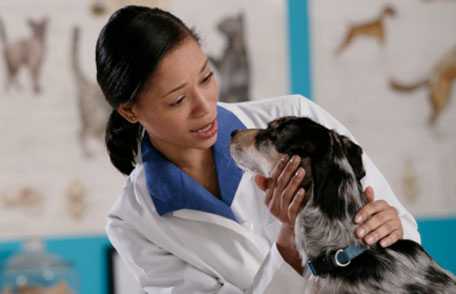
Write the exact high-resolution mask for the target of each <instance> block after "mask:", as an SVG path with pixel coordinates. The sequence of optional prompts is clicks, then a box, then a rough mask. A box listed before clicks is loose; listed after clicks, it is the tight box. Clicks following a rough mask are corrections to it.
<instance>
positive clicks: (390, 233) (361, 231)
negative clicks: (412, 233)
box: [355, 186, 404, 247]
mask: <svg viewBox="0 0 456 294" xmlns="http://www.w3.org/2000/svg"><path fill="white" fill-rule="evenodd" d="M364 194H365V195H366V197H367V199H368V203H367V204H366V205H365V206H364V207H363V208H361V209H360V210H359V211H358V213H357V214H356V217H355V222H356V223H357V224H359V226H358V228H357V229H356V236H357V237H358V238H360V239H362V240H363V241H364V242H365V243H366V244H368V245H372V244H375V243H376V242H378V241H380V245H381V246H382V247H388V246H390V245H392V244H393V243H395V242H396V241H398V240H400V239H402V237H403V234H404V231H403V229H402V223H401V220H400V218H399V215H398V213H397V210H396V208H394V207H392V206H390V205H389V204H388V203H387V202H386V201H384V200H376V201H374V190H373V189H372V187H370V186H369V187H367V188H366V189H365V190H364Z"/></svg>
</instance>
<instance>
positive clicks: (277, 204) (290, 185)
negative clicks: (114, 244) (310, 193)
mask: <svg viewBox="0 0 456 294" xmlns="http://www.w3.org/2000/svg"><path fill="white" fill-rule="evenodd" d="M300 163H301V159H300V157H299V156H297V155H294V156H292V158H291V159H290V160H288V157H286V156H285V157H283V158H282V159H281V160H280V161H279V162H278V163H277V164H276V166H274V168H273V170H272V175H271V178H270V179H269V183H268V188H267V189H266V197H265V204H266V206H267V207H268V209H269V211H270V212H271V213H272V214H273V215H274V216H276V217H277V218H278V219H279V220H280V221H281V222H282V223H287V224H291V223H293V222H294V219H295V218H296V215H297V213H298V212H299V208H300V206H301V204H302V201H303V198H304V194H305V193H302V192H300V193H298V192H297V191H298V189H299V186H300V184H301V182H302V180H303V178H304V176H305V171H304V169H302V168H299V165H300ZM255 180H256V182H257V185H258V186H259V187H262V185H263V183H264V180H263V179H261V178H258V177H257V178H255ZM301 194H302V195H301Z"/></svg>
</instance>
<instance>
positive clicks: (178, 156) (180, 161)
mask: <svg viewBox="0 0 456 294" xmlns="http://www.w3.org/2000/svg"><path fill="white" fill-rule="evenodd" d="M149 140H150V142H151V144H152V146H154V148H155V149H157V150H158V151H159V152H160V153H162V154H163V155H164V156H165V157H166V158H167V159H168V160H169V161H171V162H173V163H174V164H175V165H177V166H178V167H179V168H181V169H182V170H185V171H200V170H204V169H207V168H211V167H213V165H214V164H213V157H212V150H211V148H207V149H198V148H184V147H181V146H176V145H171V144H167V143H166V142H162V141H157V140H154V139H152V138H149Z"/></svg>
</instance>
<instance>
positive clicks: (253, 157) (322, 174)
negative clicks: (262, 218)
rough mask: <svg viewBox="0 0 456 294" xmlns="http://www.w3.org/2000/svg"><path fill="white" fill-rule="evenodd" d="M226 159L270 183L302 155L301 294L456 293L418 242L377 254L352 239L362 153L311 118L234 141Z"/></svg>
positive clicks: (237, 135) (283, 121) (361, 200)
mask: <svg viewBox="0 0 456 294" xmlns="http://www.w3.org/2000/svg"><path fill="white" fill-rule="evenodd" d="M230 151H231V155H232V157H233V159H234V160H235V161H236V163H237V164H238V165H239V166H240V167H241V168H243V169H245V170H247V171H251V172H254V173H257V174H262V175H264V176H269V174H270V171H271V170H272V168H273V166H274V165H275V164H276V162H277V161H278V160H279V158H280V157H281V156H282V155H283V154H288V155H289V156H291V155H294V154H296V155H299V156H300V157H301V158H302V162H301V165H302V167H303V168H304V169H305V171H306V176H305V178H304V180H303V182H302V184H301V185H302V186H303V187H304V188H305V190H306V193H307V195H306V203H305V204H304V207H303V208H302V210H301V211H300V213H299V214H298V216H297V219H296V224H295V236H296V237H295V238H296V247H297V248H298V251H299V253H300V255H301V257H303V262H305V263H306V269H305V271H304V274H303V275H304V278H305V279H306V280H307V281H308V283H309V291H308V292H307V291H306V293H362V294H366V293H376V294H378V293H385V294H386V293H388V294H389V293H395V294H398V293H404V294H405V293H416V294H421V293H456V280H455V278H454V276H453V275H452V274H450V273H449V272H447V271H445V270H444V269H442V268H441V267H439V266H438V265H437V264H436V263H435V262H434V261H433V260H432V259H431V257H430V256H429V255H428V254H427V253H426V252H425V251H424V249H423V248H422V247H421V246H420V245H419V244H417V243H416V242H413V241H410V240H400V241H398V242H396V243H395V244H393V245H392V246H389V247H388V248H382V247H381V246H379V245H373V246H365V245H364V244H363V243H362V241H360V240H358V239H357V238H356V237H355V234H354V231H355V228H356V224H355V223H354V222H353V218H354V216H355V214H356V213H357V211H358V210H359V209H360V208H361V207H363V206H364V205H365V204H366V202H367V200H366V199H365V197H364V196H363V194H362V186H361V183H360V180H361V179H362V178H363V177H364V175H365V171H364V167H363V163H362V158H361V156H362V149H361V147H360V146H358V145H357V144H355V143H354V142H352V141H351V140H350V139H349V138H348V137H346V136H343V135H339V134H338V133H336V132H335V131H333V130H330V129H328V128H326V127H324V126H322V125H320V124H318V123H316V122H314V121H312V120H311V119H309V118H304V117H283V118H279V119H276V120H274V121H272V122H270V123H269V124H268V127H267V128H266V129H247V130H242V131H235V132H233V134H232V139H231V145H230Z"/></svg>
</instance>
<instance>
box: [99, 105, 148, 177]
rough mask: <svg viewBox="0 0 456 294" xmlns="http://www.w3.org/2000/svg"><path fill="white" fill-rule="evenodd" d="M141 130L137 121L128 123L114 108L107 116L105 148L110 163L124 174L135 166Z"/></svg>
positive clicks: (128, 172) (127, 173)
mask: <svg viewBox="0 0 456 294" xmlns="http://www.w3.org/2000/svg"><path fill="white" fill-rule="evenodd" d="M141 130H142V127H141V125H140V124H139V123H135V124H132V123H130V122H129V121H127V120H126V119H125V118H123V117H122V116H121V115H120V114H119V113H118V112H117V111H116V110H113V111H112V113H111V115H110V116H109V121H108V124H107V126H106V135H105V143H106V148H107V150H108V154H109V158H110V159H111V162H112V164H113V165H114V166H115V167H116V168H117V169H118V170H119V171H120V172H121V173H123V174H124V175H129V174H130V173H131V171H132V170H133V169H134V167H135V164H136V161H135V158H136V155H137V154H138V143H139V140H140V134H141Z"/></svg>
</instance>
